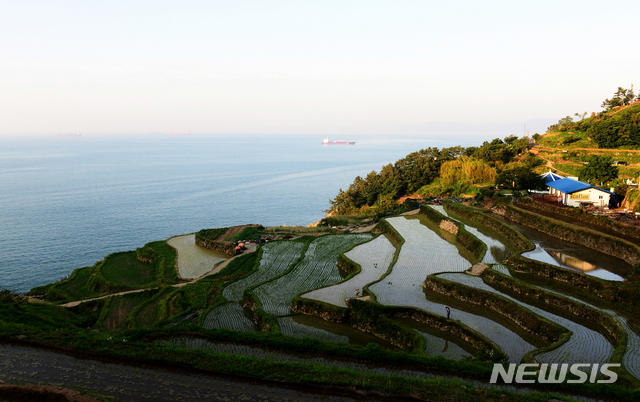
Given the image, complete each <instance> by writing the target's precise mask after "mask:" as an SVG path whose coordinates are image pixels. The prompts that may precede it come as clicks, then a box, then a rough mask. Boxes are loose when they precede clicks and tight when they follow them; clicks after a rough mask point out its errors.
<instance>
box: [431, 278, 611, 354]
mask: <svg viewBox="0 0 640 402" xmlns="http://www.w3.org/2000/svg"><path fill="white" fill-rule="evenodd" d="M438 277H439V278H442V279H446V280H449V281H452V282H456V283H460V284H462V285H465V286H469V287H472V288H475V289H481V290H484V291H487V292H491V293H495V294H497V295H500V296H502V297H505V298H507V299H509V300H511V301H513V302H515V303H517V304H519V305H521V306H523V307H525V308H527V309H529V310H531V311H532V312H534V313H535V314H537V315H539V316H541V317H544V318H546V319H548V320H550V321H552V322H555V323H557V324H559V325H561V326H563V327H565V328H567V329H568V330H570V331H571V332H573V335H572V336H571V338H570V339H569V341H567V342H565V343H564V344H562V345H561V346H560V347H558V348H556V349H554V350H551V351H549V352H546V353H542V354H539V355H536V360H538V361H539V362H541V363H569V364H572V363H599V364H603V363H606V362H608V361H609V359H610V358H611V354H612V353H613V346H612V345H611V343H610V342H609V341H607V339H606V338H605V337H604V336H603V335H602V334H600V333H598V332H596V331H593V330H591V329H589V328H586V327H584V326H582V325H580V324H577V323H575V322H573V321H571V320H567V319H566V318H564V317H560V316H557V315H555V314H551V313H549V312H547V311H545V310H542V309H540V308H537V307H534V306H531V305H528V304H526V303H522V302H520V301H518V300H516V299H514V298H512V297H510V296H508V295H506V294H503V293H500V292H498V291H497V290H495V289H494V288H492V287H491V286H489V285H487V284H486V283H484V281H483V280H482V278H479V277H476V276H471V275H467V274H464V273H463V274H457V273H444V274H440V275H438Z"/></svg>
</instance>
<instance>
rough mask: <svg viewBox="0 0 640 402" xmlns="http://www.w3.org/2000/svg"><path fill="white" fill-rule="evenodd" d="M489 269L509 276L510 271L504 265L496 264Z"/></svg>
mask: <svg viewBox="0 0 640 402" xmlns="http://www.w3.org/2000/svg"><path fill="white" fill-rule="evenodd" d="M491 269H493V270H496V271H498V272H500V273H501V274H504V275H507V276H511V272H509V268H507V267H505V266H504V265H500V264H496V265H494V266H492V267H491Z"/></svg>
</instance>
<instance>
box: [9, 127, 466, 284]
mask: <svg viewBox="0 0 640 402" xmlns="http://www.w3.org/2000/svg"><path fill="white" fill-rule="evenodd" d="M336 139H337V138H336ZM344 139H345V140H356V141H357V144H356V145H355V146H336V145H334V146H323V145H321V144H320V141H321V140H322V138H319V137H317V136H307V135H301V136H271V137H265V136H229V137H225V136H206V135H190V136H166V135H144V136H143V135H136V136H134V135H131V136H88V135H85V136H83V137H79V138H57V137H48V138H39V139H33V138H31V139H29V140H26V139H0V185H1V190H0V228H2V230H0V287H3V288H9V289H12V290H14V291H19V292H26V291H28V290H29V289H31V288H32V287H35V286H40V285H43V284H46V283H50V282H52V281H56V280H59V279H60V278H62V277H64V276H67V275H69V274H70V273H71V271H73V269H75V268H79V267H83V266H90V265H93V264H94V263H95V262H96V261H98V260H100V259H101V258H103V257H104V256H106V255H107V254H109V253H112V252H116V251H123V250H132V249H135V248H137V247H140V246H142V245H144V244H145V243H148V242H150V241H154V240H161V239H167V238H169V237H171V236H173V235H178V234H184V233H191V232H195V231H198V230H200V229H203V228H211V227H224V226H232V225H239V224H245V223H259V224H262V225H265V226H275V225H308V224H310V223H313V222H316V221H318V220H320V219H322V217H323V216H324V215H325V214H324V212H322V211H323V210H325V209H328V207H329V202H328V200H329V199H330V198H333V197H334V196H335V195H336V194H337V192H338V190H339V189H340V188H343V189H346V188H347V187H348V186H349V184H350V183H351V182H352V181H353V179H354V178H355V176H357V175H361V176H364V175H366V174H367V173H369V172H371V171H372V170H376V171H378V170H379V169H380V168H381V166H382V165H384V164H387V163H392V162H395V161H396V160H398V159H399V158H402V157H404V156H405V155H407V154H408V153H410V152H414V151H417V150H419V149H422V148H426V147H434V146H435V147H439V148H442V147H447V146H453V145H458V144H460V145H475V144H474V141H473V140H467V142H469V143H466V144H465V143H464V140H463V141H461V140H460V139H456V138H448V139H444V140H443V139H437V138H432V139H397V138H396V139H377V138H366V137H356V136H349V137H348V138H347V137H345V138H344Z"/></svg>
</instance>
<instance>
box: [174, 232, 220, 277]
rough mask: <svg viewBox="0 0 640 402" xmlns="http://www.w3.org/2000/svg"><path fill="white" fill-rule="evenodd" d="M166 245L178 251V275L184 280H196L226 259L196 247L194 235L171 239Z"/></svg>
mask: <svg viewBox="0 0 640 402" xmlns="http://www.w3.org/2000/svg"><path fill="white" fill-rule="evenodd" d="M167 244H169V245H170V246H171V247H173V248H175V249H176V250H177V251H178V274H179V275H180V277H181V278H184V279H195V278H198V277H200V276H202V275H204V274H206V273H207V272H209V271H211V270H212V269H213V267H214V266H215V265H216V264H217V263H219V262H222V261H224V260H226V259H227V258H228V256H227V255H226V254H224V253H219V252H217V251H213V250H209V249H206V248H204V247H199V246H197V245H196V235H195V234H189V235H184V236H176V237H172V238H170V239H169V240H167Z"/></svg>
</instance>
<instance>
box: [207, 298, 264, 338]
mask: <svg viewBox="0 0 640 402" xmlns="http://www.w3.org/2000/svg"><path fill="white" fill-rule="evenodd" d="M202 326H203V327H204V328H207V329H212V328H225V329H230V330H233V331H247V332H254V331H255V330H256V328H255V325H254V324H253V322H252V321H251V320H250V319H248V318H247V317H246V316H245V315H244V308H243V307H242V306H241V305H240V304H239V303H238V302H229V303H225V304H223V305H220V306H218V307H216V308H215V309H213V310H212V311H211V312H209V314H207V317H206V318H205V320H204V322H203V323H202Z"/></svg>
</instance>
